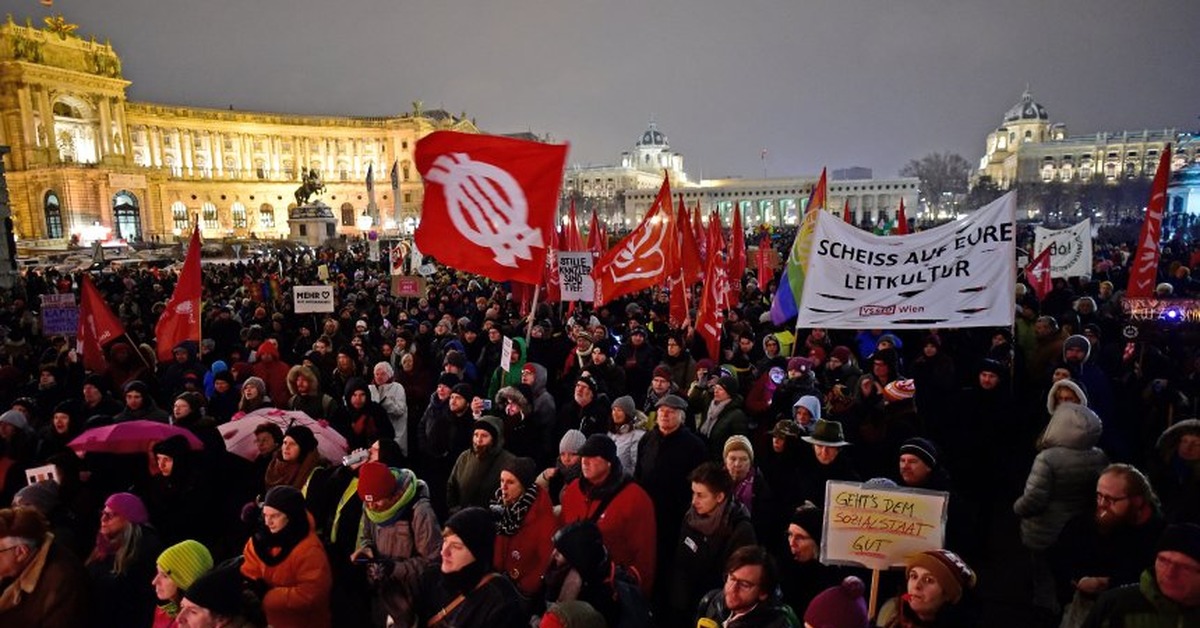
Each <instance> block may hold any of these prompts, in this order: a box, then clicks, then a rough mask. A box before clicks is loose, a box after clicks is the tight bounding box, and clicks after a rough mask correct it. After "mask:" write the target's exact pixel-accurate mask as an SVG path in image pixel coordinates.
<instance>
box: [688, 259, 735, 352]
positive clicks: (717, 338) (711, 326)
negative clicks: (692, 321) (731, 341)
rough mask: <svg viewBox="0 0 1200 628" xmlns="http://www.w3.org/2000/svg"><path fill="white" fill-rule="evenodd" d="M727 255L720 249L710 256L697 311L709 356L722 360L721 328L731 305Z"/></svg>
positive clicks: (697, 324) (701, 334) (697, 327)
mask: <svg viewBox="0 0 1200 628" xmlns="http://www.w3.org/2000/svg"><path fill="white" fill-rule="evenodd" d="M724 257H725V256H724V255H723V254H722V253H721V252H720V250H719V249H717V250H715V251H713V254H712V255H710V256H709V258H708V268H707V269H706V270H705V273H704V296H703V297H701V298H700V309H699V311H698V312H697V313H696V331H697V332H699V334H700V337H701V338H704V345H705V346H706V347H707V348H708V357H710V358H712V359H713V360H716V361H718V362H720V361H721V359H720V358H721V329H722V327H723V326H724V325H725V310H726V309H727V308H728V307H729V301H728V299H729V275H728V274H727V273H726V271H725V260H724V259H723V258H724Z"/></svg>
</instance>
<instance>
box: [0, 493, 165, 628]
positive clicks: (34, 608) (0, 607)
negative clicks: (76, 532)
mask: <svg viewBox="0 0 1200 628" xmlns="http://www.w3.org/2000/svg"><path fill="white" fill-rule="evenodd" d="M91 613H92V598H91V586H90V583H89V582H88V574H87V572H86V571H85V570H84V567H83V564H82V563H80V562H79V559H78V558H76V557H75V556H74V555H73V554H72V553H71V552H70V550H68V549H66V548H64V547H63V546H62V545H59V543H58V542H57V541H55V539H54V535H53V534H52V533H51V532H50V526H49V524H48V523H47V522H46V519H45V517H43V516H42V514H41V513H39V512H38V511H36V510H34V509H32V508H5V509H2V510H0V624H2V625H5V626H21V627H22V628H25V627H29V628H74V627H76V626H85V625H87V624H88V622H89V620H91V619H93V618H94V617H93V615H92V614H91ZM131 625H137V624H131ZM143 625H148V624H144V622H143Z"/></svg>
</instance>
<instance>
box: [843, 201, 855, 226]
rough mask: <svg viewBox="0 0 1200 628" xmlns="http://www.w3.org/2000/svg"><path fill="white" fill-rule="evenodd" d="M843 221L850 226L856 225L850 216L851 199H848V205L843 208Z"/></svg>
mask: <svg viewBox="0 0 1200 628" xmlns="http://www.w3.org/2000/svg"><path fill="white" fill-rule="evenodd" d="M842 220H845V221H846V224H848V225H852V224H854V218H853V217H852V216H851V214H850V198H849V197H847V198H846V204H845V205H843V206H842Z"/></svg>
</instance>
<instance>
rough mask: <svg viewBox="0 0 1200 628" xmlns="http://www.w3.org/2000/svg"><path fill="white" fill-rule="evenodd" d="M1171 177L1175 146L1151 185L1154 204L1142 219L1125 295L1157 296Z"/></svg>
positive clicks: (1161, 162) (1161, 160) (1164, 154)
mask: <svg viewBox="0 0 1200 628" xmlns="http://www.w3.org/2000/svg"><path fill="white" fill-rule="evenodd" d="M1170 177H1171V145H1170V144H1167V146H1166V148H1164V149H1163V152H1162V156H1161V157H1159V158H1158V171H1157V172H1155V173H1154V183H1152V184H1151V185H1150V203H1149V204H1147V205H1146V218H1145V219H1143V220H1142V231H1141V233H1140V234H1139V235H1138V247H1137V252H1136V253H1134V255H1133V261H1132V262H1131V264H1130V269H1129V285H1128V286H1127V287H1126V288H1125V296H1127V297H1133V298H1149V297H1152V296H1154V285H1155V282H1157V281H1158V258H1159V253H1160V250H1159V243H1160V240H1161V239H1162V217H1163V212H1165V211H1166V209H1167V180H1168V179H1169V178H1170Z"/></svg>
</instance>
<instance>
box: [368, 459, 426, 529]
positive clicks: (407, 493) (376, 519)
mask: <svg viewBox="0 0 1200 628" xmlns="http://www.w3.org/2000/svg"><path fill="white" fill-rule="evenodd" d="M392 476H393V477H395V478H396V483H397V485H398V486H399V488H400V499H398V500H396V503H394V504H392V505H391V506H390V507H389V508H386V509H384V510H372V509H370V508H367V507H366V506H365V505H364V506H363V514H365V515H367V519H370V520H371V523H373V524H375V525H377V526H386V525H391V524H392V523H394V522H395V521H396V520H397V519H399V518H400V515H401V514H403V513H404V511H405V509H407V508H408V507H409V505H411V504H412V503H413V501H414V499H413V498H415V497H416V496H417V476H416V475H415V474H414V473H413V472H412V471H410V470H408V469H392Z"/></svg>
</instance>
